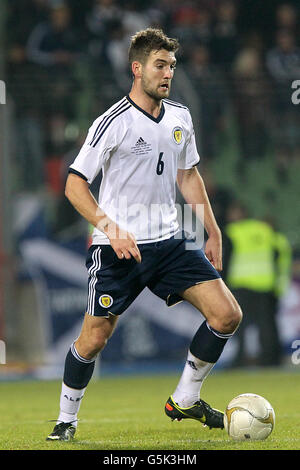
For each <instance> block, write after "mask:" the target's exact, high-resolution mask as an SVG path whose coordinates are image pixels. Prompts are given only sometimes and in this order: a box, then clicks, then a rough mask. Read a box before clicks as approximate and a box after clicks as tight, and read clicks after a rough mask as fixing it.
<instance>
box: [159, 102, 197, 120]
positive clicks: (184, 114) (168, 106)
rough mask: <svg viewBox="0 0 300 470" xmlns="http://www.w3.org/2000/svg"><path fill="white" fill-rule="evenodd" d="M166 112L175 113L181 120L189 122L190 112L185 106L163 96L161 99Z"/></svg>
mask: <svg viewBox="0 0 300 470" xmlns="http://www.w3.org/2000/svg"><path fill="white" fill-rule="evenodd" d="M163 103H164V106H165V110H166V112H170V113H172V114H177V116H179V117H180V118H182V119H183V120H185V121H187V122H190V120H191V113H190V110H189V108H188V107H187V106H185V105H184V104H182V103H178V102H177V101H173V100H169V98H168V99H167V98H165V99H164V100H163Z"/></svg>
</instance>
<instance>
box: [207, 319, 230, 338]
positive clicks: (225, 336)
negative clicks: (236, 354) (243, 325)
mask: <svg viewBox="0 0 300 470" xmlns="http://www.w3.org/2000/svg"><path fill="white" fill-rule="evenodd" d="M206 326H207V328H208V329H209V331H211V332H212V333H213V334H214V335H215V336H217V337H218V338H222V339H229V338H231V336H233V333H228V334H227V333H220V332H219V331H217V330H215V329H214V328H212V327H211V326H210V325H209V324H208V323H207V322H206Z"/></svg>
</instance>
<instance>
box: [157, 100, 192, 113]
mask: <svg viewBox="0 0 300 470" xmlns="http://www.w3.org/2000/svg"><path fill="white" fill-rule="evenodd" d="M163 102H164V104H165V105H166V106H167V107H173V108H178V109H184V110H186V111H188V112H189V108H188V107H187V106H185V105H184V104H182V103H178V102H177V101H173V100H170V99H169V98H164V99H163Z"/></svg>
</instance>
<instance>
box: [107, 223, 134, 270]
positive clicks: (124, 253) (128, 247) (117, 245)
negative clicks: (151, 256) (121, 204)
mask: <svg viewBox="0 0 300 470" xmlns="http://www.w3.org/2000/svg"><path fill="white" fill-rule="evenodd" d="M106 234H107V236H108V238H109V241H110V244H111V247H112V249H113V250H114V252H115V253H116V255H117V257H118V258H119V259H123V258H126V259H130V258H131V257H132V256H133V258H134V259H135V260H136V261H137V263H141V261H142V256H141V253H140V250H139V248H138V246H137V243H136V239H135V237H134V235H133V234H132V233H130V232H126V231H125V230H122V229H120V227H118V226H117V225H116V224H110V225H109V227H108V229H107V231H106Z"/></svg>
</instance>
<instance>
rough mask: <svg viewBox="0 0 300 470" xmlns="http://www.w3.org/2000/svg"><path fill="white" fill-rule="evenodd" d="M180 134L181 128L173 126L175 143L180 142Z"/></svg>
mask: <svg viewBox="0 0 300 470" xmlns="http://www.w3.org/2000/svg"><path fill="white" fill-rule="evenodd" d="M182 135H183V130H182V128H181V127H175V128H174V129H173V139H174V140H175V142H176V144H178V145H179V144H181V142H182Z"/></svg>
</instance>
